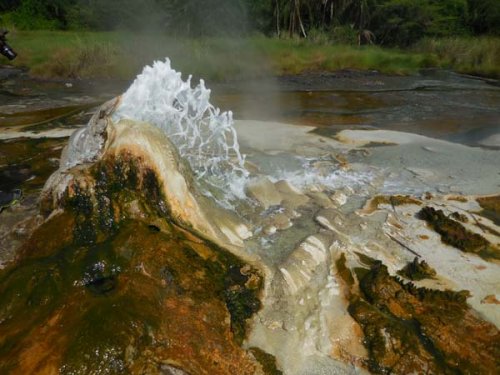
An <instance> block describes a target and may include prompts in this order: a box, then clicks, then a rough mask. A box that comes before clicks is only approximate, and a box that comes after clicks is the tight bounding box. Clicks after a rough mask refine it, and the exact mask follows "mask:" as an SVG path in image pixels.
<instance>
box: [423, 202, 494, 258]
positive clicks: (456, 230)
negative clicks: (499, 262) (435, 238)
mask: <svg viewBox="0 0 500 375" xmlns="http://www.w3.org/2000/svg"><path fill="white" fill-rule="evenodd" d="M417 216H418V217H419V218H420V219H422V220H425V221H426V222H427V223H428V224H429V225H430V226H431V227H432V228H433V229H434V230H435V231H436V232H437V233H439V234H440V235H441V240H442V241H443V242H444V243H445V244H447V245H450V246H453V247H456V248H457V249H460V250H462V251H464V252H467V253H475V254H478V255H480V256H481V257H483V258H485V259H488V258H494V259H500V254H499V251H498V249H495V248H494V247H493V245H492V244H491V243H490V242H489V241H488V240H487V239H485V238H484V237H482V236H481V235H479V234H477V233H473V232H471V231H469V230H468V229H466V228H465V227H464V226H463V225H462V224H460V223H459V222H457V221H455V220H452V219H450V218H449V217H447V216H446V215H445V214H444V212H443V211H442V210H436V209H434V208H432V207H424V208H423V209H422V210H420V212H419V213H418V214H417Z"/></svg>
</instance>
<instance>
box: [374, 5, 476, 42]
mask: <svg viewBox="0 0 500 375" xmlns="http://www.w3.org/2000/svg"><path fill="white" fill-rule="evenodd" d="M466 18H467V4H466V0H439V1H438V0H421V1H418V2H417V1H415V0H385V1H383V3H381V4H380V5H378V6H376V7H375V10H374V12H373V14H372V17H371V22H370V30H372V31H373V32H374V33H375V35H376V37H377V41H378V43H379V44H383V45H397V46H402V47H406V46H409V45H411V44H414V43H415V42H417V41H418V40H420V39H421V38H422V37H425V36H456V35H464V34H466V33H467V27H466Z"/></svg>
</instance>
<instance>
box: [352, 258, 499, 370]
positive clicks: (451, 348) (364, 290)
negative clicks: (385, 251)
mask: <svg viewBox="0 0 500 375" xmlns="http://www.w3.org/2000/svg"><path fill="white" fill-rule="evenodd" d="M357 274H358V276H361V277H360V283H359V285H360V290H361V294H360V296H358V297H356V296H352V297H351V302H350V305H349V312H350V314H351V315H352V316H353V318H354V319H355V320H356V321H357V322H358V323H359V324H360V325H361V326H362V328H363V332H364V334H365V346H366V347H367V349H368V351H369V356H370V358H369V361H368V363H367V365H368V367H369V369H370V370H371V371H372V372H374V373H381V374H385V373H393V374H408V373H434V374H456V373H478V374H479V373H484V374H488V373H495V372H496V371H498V370H499V369H500V360H499V358H500V356H499V355H500V332H499V331H498V329H497V328H496V327H495V326H494V325H492V324H491V323H488V322H486V321H484V320H482V319H481V318H480V317H479V316H478V315H477V314H476V313H475V312H474V311H473V310H472V309H471V308H470V307H469V306H468V305H467V303H466V302H465V300H466V298H467V293H463V292H451V291H438V290H431V289H425V288H416V287H415V286H413V285H412V284H411V283H409V284H405V283H403V282H401V281H400V280H399V279H398V278H396V277H393V276H390V275H389V273H388V271H387V267H386V266H384V265H382V264H380V263H379V264H376V265H374V266H373V267H372V268H371V269H370V270H368V271H367V272H363V273H360V272H358V273H357Z"/></svg>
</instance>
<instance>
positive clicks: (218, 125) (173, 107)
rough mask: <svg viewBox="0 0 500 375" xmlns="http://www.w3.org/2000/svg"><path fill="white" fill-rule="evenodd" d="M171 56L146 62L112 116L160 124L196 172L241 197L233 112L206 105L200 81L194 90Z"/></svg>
mask: <svg viewBox="0 0 500 375" xmlns="http://www.w3.org/2000/svg"><path fill="white" fill-rule="evenodd" d="M191 78H192V77H191V76H189V77H188V79H187V80H186V81H183V80H182V76H181V73H179V72H176V71H175V70H173V69H172V68H171V65H170V60H169V59H166V61H165V62H161V61H156V62H155V63H154V64H153V66H146V67H145V68H144V70H143V72H142V74H140V75H139V76H138V77H137V78H136V80H135V81H134V83H133V84H132V86H130V88H129V89H128V90H127V92H125V94H123V96H122V100H121V102H120V104H119V106H118V108H117V110H116V112H115V113H114V115H113V120H115V121H118V120H120V119H133V120H136V121H144V122H148V123H150V124H152V125H154V126H156V127H158V128H160V129H161V130H162V131H163V132H165V134H166V135H167V136H168V138H169V139H170V140H171V141H172V143H173V144H174V145H175V146H176V148H177V150H178V151H179V154H180V156H181V157H182V158H184V159H186V160H187V161H188V162H189V164H190V166H191V168H192V169H193V171H194V173H195V175H196V176H197V177H198V178H202V177H203V179H204V181H205V182H207V183H209V184H210V185H212V186H215V187H217V188H224V189H227V188H228V187H229V190H230V192H231V193H233V194H234V195H235V196H236V197H240V198H241V197H243V195H244V194H243V185H244V184H243V181H244V179H245V178H246V177H247V176H248V172H247V170H246V169H245V167H244V161H245V158H244V156H243V155H242V154H241V153H240V148H239V144H238V138H237V135H236V131H235V129H234V126H233V114H232V112H230V111H229V112H221V111H220V109H219V108H216V107H214V106H213V105H212V104H210V90H208V89H207V88H206V87H205V83H204V81H203V80H200V83H199V84H198V85H197V86H196V87H194V88H192V87H191Z"/></svg>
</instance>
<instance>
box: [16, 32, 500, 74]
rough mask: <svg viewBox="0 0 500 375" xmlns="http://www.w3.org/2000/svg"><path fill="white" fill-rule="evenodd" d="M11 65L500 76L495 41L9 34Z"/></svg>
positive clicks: (59, 69) (499, 44)
mask: <svg viewBox="0 0 500 375" xmlns="http://www.w3.org/2000/svg"><path fill="white" fill-rule="evenodd" d="M9 37H10V38H9V40H10V43H11V45H12V47H13V48H14V49H15V50H16V51H17V52H18V55H19V56H18V58H17V59H16V60H15V61H14V64H15V65H17V66H24V67H27V68H29V69H30V72H31V74H32V75H34V76H39V77H45V78H118V79H131V78H133V77H134V76H135V75H137V74H138V73H139V72H140V71H141V69H142V67H143V66H144V65H146V64H150V63H151V62H152V61H154V60H158V59H162V60H163V59H164V58H165V57H166V56H168V57H170V58H171V60H172V62H173V65H174V68H176V69H177V70H181V71H183V72H189V73H192V74H193V75H194V76H195V77H204V78H207V79H210V80H215V81H224V80H231V79H251V78H256V77H265V76H269V75H284V74H299V73H303V72H309V71H337V70H342V69H357V70H377V71H380V72H381V73H387V74H412V73H415V72H417V71H418V70H419V69H422V68H430V67H443V68H450V69H454V70H457V71H459V72H463V73H473V74H480V75H485V76H494V77H499V76H500V65H498V64H495V63H496V62H497V61H500V38H494V37H484V38H474V39H472V38H454V39H451V38H447V39H426V40H424V41H422V42H420V43H419V44H418V45H417V46H416V47H414V48H413V49H411V50H397V49H387V48H381V47H377V46H361V47H359V46H356V45H342V44H331V43H319V42H314V40H313V41H310V40H304V39H294V38H291V39H277V38H266V37H263V36H254V37H249V38H241V39H237V38H221V37H219V38H199V39H192V38H191V39H189V38H173V37H169V36H166V35H161V34H134V33H130V32H75V31H16V30H14V31H12V32H11V34H9Z"/></svg>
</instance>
